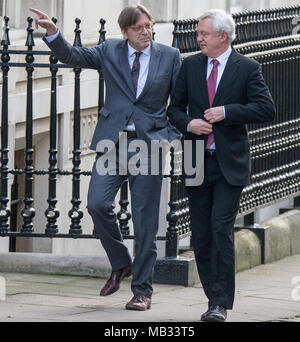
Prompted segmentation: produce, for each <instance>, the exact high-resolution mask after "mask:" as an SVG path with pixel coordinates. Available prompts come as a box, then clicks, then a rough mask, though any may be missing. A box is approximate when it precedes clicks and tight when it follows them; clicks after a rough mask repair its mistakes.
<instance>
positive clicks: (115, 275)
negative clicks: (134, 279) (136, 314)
mask: <svg viewBox="0 0 300 342" xmlns="http://www.w3.org/2000/svg"><path fill="white" fill-rule="evenodd" d="M131 265H132V264H129V265H128V266H126V267H124V268H121V269H120V270H118V271H115V272H112V273H111V276H110V278H109V279H108V281H107V282H106V284H105V285H104V286H103V288H102V289H101V291H100V296H108V295H111V294H113V293H115V292H116V291H118V290H119V288H120V284H121V281H122V280H123V279H124V278H127V277H129V276H130V275H131Z"/></svg>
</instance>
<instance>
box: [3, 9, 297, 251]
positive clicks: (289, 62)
mask: <svg viewBox="0 0 300 342" xmlns="http://www.w3.org/2000/svg"><path fill="white" fill-rule="evenodd" d="M299 13H300V5H296V6H291V7H287V8H280V9H270V10H262V11H245V12H241V13H238V14H235V15H233V18H234V20H235V22H236V25H237V33H238V34H237V39H236V41H235V42H234V46H235V48H236V49H237V50H238V51H239V52H240V53H242V54H244V55H247V56H249V57H251V58H253V59H256V60H257V61H258V62H259V63H260V64H261V66H262V72H263V75H264V77H265V79H266V82H267V84H268V85H269V88H270V91H271V93H272V95H273V98H274V99H275V103H276V107H277V117H276V120H275V122H273V123H271V124H251V125H249V126H248V129H249V141H250V145H251V155H252V174H251V183H250V184H249V186H247V187H246V188H245V189H244V191H243V193H242V197H241V201H240V215H248V218H247V219H248V220H249V221H250V220H252V219H253V215H252V214H251V213H253V211H254V210H255V209H257V208H260V207H263V206H266V205H269V204H270V203H274V202H275V201H277V200H281V199H282V198H286V197H288V196H297V195H298V196H299V193H300V161H299V155H300V119H299V110H300V98H299V96H298V94H299V93H300V79H299V77H298V75H299V74H300V70H299V69H300V63H299V59H300V49H299V47H300V38H299V37H298V36H295V35H291V33H292V30H293V29H294V26H293V25H294V24H293V23H294V21H293V18H295V17H296V16H298V15H299ZM4 21H5V27H4V34H3V38H2V41H1V45H2V50H1V51H0V53H1V63H0V64H1V70H2V79H3V81H2V118H1V156H0V157H1V166H0V173H1V175H0V177H1V178H0V184H1V189H0V236H9V237H11V238H16V237H50V238H55V237H56V238H67V237H70V238H83V239H87V238H92V239H95V238H96V239H97V238H98V237H97V236H96V234H94V233H93V234H83V233H82V228H81V219H82V217H83V212H82V210H81V209H80V204H81V199H80V180H81V177H82V176H88V177H89V176H90V175H91V172H90V171H82V170H81V169H80V160H81V151H80V121H81V120H80V75H81V69H80V68H74V67H72V66H69V65H66V64H61V63H58V60H57V58H56V57H55V56H54V55H53V54H52V53H51V52H50V51H37V50H34V49H33V47H34V40H33V28H32V18H28V27H27V41H26V46H27V50H9V46H10V41H9V26H8V21H9V19H8V18H7V17H5V18H4ZM53 21H54V22H55V19H54V18H53ZM75 23H76V29H75V31H74V32H75V39H74V44H73V45H74V46H81V45H82V43H81V30H80V19H76V20H75ZM197 24H198V20H197V19H189V20H175V21H174V31H173V46H174V47H177V48H179V50H180V51H181V52H182V53H184V55H183V58H184V57H185V55H186V54H190V53H194V52H196V51H199V46H198V43H197V33H196V28H197ZM100 26H101V27H100V30H99V34H100V36H99V41H98V44H102V43H103V42H104V41H105V39H106V30H105V20H104V19H101V20H100ZM16 55H23V56H25V63H20V62H15V61H11V58H12V57H13V56H16ZM38 56H49V63H40V62H35V57H38ZM10 68H25V69H26V72H27V108H26V149H25V168H24V170H22V169H18V168H16V169H12V170H9V169H8V161H9V159H8V158H9V150H8V114H9V103H8V73H9V70H10ZM36 68H48V69H49V71H50V75H51V95H50V99H51V104H50V139H49V167H48V169H47V170H37V169H35V168H34V166H33V144H32V134H33V114H34V113H33V89H32V87H33V79H32V74H33V72H34V70H35V69H36ZM60 68H67V69H73V71H74V76H75V77H74V79H75V81H74V115H73V123H74V124H73V150H72V154H73V158H72V166H73V167H72V170H60V169H58V168H57V153H58V152H57V146H56V144H57V72H58V70H59V69H60ZM104 89H105V82H104V78H103V74H102V72H101V70H100V71H99V99H98V110H100V109H101V107H102V106H103V103H104ZM180 158H181V155H180V153H179V152H176V153H174V150H172V151H171V172H170V175H168V176H165V177H167V178H170V201H169V208H170V210H169V213H168V215H167V222H168V228H167V233H166V236H158V237H157V240H166V256H167V257H176V256H177V255H178V251H179V248H178V245H179V240H180V239H182V238H184V237H187V236H189V235H190V233H191V232H190V217H189V207H188V199H187V195H186V192H185V189H184V187H183V184H182V183H181V177H180V172H179V171H180V165H181V161H180ZM21 174H24V175H25V198H24V208H23V210H22V211H21V215H22V217H23V226H22V229H21V232H17V231H13V230H12V229H9V219H10V216H11V212H10V208H9V207H8V202H9V198H8V176H9V175H14V176H17V175H21ZM45 175H48V199H47V202H48V208H47V209H46V211H45V216H46V218H47V225H46V229H45V233H35V232H33V218H34V215H35V210H34V207H33V198H32V185H33V177H34V176H45ZM58 176H72V199H71V204H72V208H71V209H70V211H69V213H68V215H69V218H70V220H71V225H70V229H69V232H68V233H67V234H62V233H60V232H59V229H58V226H57V219H58V217H59V215H60V213H59V211H58V209H57V207H56V205H57V198H56V196H57V193H56V192H57V189H56V182H57V177H58ZM119 204H120V211H119V212H118V213H117V218H118V221H119V226H120V230H121V232H122V235H123V238H124V239H132V238H134V236H132V235H130V232H129V225H128V224H129V220H130V219H131V213H130V212H129V211H128V209H127V207H128V205H129V201H128V182H125V183H124V184H123V186H122V188H121V193H120V201H119ZM11 205H12V203H11ZM14 212H15V211H14ZM249 215H251V216H249ZM11 222H12V221H11ZM11 222H10V223H11Z"/></svg>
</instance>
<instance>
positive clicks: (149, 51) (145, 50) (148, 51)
mask: <svg viewBox="0 0 300 342" xmlns="http://www.w3.org/2000/svg"><path fill="white" fill-rule="evenodd" d="M127 44H128V57H132V55H133V54H134V53H135V52H136V51H137V50H135V49H134V48H133V47H132V46H131V45H130V44H129V42H127ZM141 52H142V53H143V54H145V55H149V56H150V54H151V44H150V45H149V46H147V47H146V49H144V50H141Z"/></svg>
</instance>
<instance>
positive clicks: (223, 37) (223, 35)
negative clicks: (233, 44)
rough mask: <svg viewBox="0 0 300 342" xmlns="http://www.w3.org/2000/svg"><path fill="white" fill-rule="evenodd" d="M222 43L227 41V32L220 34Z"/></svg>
mask: <svg viewBox="0 0 300 342" xmlns="http://www.w3.org/2000/svg"><path fill="white" fill-rule="evenodd" d="M220 37H221V40H222V42H227V41H228V33H227V32H222V33H221V34H220Z"/></svg>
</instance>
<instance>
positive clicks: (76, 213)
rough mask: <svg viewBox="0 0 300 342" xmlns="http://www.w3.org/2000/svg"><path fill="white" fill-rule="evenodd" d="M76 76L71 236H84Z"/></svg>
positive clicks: (77, 32) (77, 81)
mask: <svg viewBox="0 0 300 342" xmlns="http://www.w3.org/2000/svg"><path fill="white" fill-rule="evenodd" d="M75 23H76V29H75V40H74V44H73V45H74V46H82V44H81V36H80V34H81V30H80V28H79V26H80V23H81V20H80V19H79V18H76V19H75ZM74 74H75V89H74V117H73V152H72V153H73V159H72V162H73V170H72V173H73V184H72V187H73V190H72V200H71V203H72V205H73V207H72V209H71V210H70V211H69V217H70V218H71V221H72V223H71V226H70V231H69V233H70V234H74V235H78V234H82V229H81V225H80V221H81V219H82V217H83V212H82V210H81V209H80V208H79V206H80V203H81V200H80V154H81V151H80V74H81V68H74Z"/></svg>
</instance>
